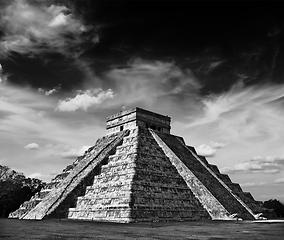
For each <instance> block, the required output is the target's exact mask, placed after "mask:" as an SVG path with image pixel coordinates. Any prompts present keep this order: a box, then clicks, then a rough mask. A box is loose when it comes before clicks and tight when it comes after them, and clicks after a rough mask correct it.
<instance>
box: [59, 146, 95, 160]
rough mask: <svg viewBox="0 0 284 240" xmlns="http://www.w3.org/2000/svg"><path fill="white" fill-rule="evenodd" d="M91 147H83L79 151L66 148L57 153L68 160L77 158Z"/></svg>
mask: <svg viewBox="0 0 284 240" xmlns="http://www.w3.org/2000/svg"><path fill="white" fill-rule="evenodd" d="M90 147H91V146H83V147H81V148H79V149H75V148H70V147H69V146H66V147H65V148H64V150H63V151H62V152H60V153H59V156H61V157H63V158H70V159H75V158H77V157H79V156H82V155H84V153H85V152H86V151H87V150H88V149H89V148H90Z"/></svg>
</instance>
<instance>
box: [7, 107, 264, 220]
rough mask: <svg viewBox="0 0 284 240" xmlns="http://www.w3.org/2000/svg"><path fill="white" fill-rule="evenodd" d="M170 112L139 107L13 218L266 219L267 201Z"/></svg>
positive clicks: (118, 118)
mask: <svg viewBox="0 0 284 240" xmlns="http://www.w3.org/2000/svg"><path fill="white" fill-rule="evenodd" d="M170 121H171V119H170V117H168V116H163V115H160V114H157V113H153V112H150V111H146V110H144V109H141V108H133V109H130V110H127V111H122V112H119V113H118V114H116V115H113V116H111V117H109V118H108V119H107V135H106V136H104V137H102V138H100V139H98V140H97V142H96V144H95V145H94V146H93V147H91V148H90V149H89V150H88V151H87V152H86V153H85V155H84V156H82V157H79V158H78V159H77V160H76V161H75V162H74V163H73V164H72V165H70V166H68V167H67V168H65V169H64V170H63V172H62V173H61V174H59V175H58V176H57V177H55V179H53V180H52V182H51V183H50V184H48V186H47V187H46V188H45V189H43V190H42V191H41V192H40V193H38V194H37V195H35V196H34V197H33V198H32V199H31V200H30V201H28V202H25V203H24V204H23V205H22V206H20V208H19V209H18V210H17V211H15V212H13V213H11V214H10V215H9V217H10V218H20V219H38V220H40V219H43V218H47V217H60V218H69V219H79V220H90V221H111V222H139V221H153V220H156V221H169V220H176V221H180V220H198V219H213V220H216V219H220V220H234V219H236V217H237V218H241V219H244V220H254V219H258V218H259V216H260V214H261V212H263V211H264V208H263V207H262V204H261V202H258V201H255V200H254V199H253V197H252V196H251V194H250V193H246V192H243V191H242V189H241V187H240V186H239V185H238V184H236V183H232V182H231V180H230V178H229V177H228V175H224V174H221V173H220V172H219V170H218V168H217V166H215V165H211V164H209V163H208V162H207V160H206V159H205V158H204V157H201V156H198V155H197V153H196V152H195V150H194V148H193V147H189V146H187V145H186V144H185V142H184V140H183V138H181V137H178V136H174V135H171V134H170V129H171V127H170Z"/></svg>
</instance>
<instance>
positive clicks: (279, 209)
mask: <svg viewBox="0 0 284 240" xmlns="http://www.w3.org/2000/svg"><path fill="white" fill-rule="evenodd" d="M263 206H264V207H265V208H268V209H273V210H274V212H275V214H276V216H277V217H278V218H284V204H283V203H281V202H280V201H278V200H277V199H270V200H268V201H264V202H263Z"/></svg>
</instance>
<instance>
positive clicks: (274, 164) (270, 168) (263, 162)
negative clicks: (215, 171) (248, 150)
mask: <svg viewBox="0 0 284 240" xmlns="http://www.w3.org/2000/svg"><path fill="white" fill-rule="evenodd" d="M283 170H284V156H282V157H273V156H267V157H262V156H256V157H253V158H252V159H250V160H248V161H245V162H243V163H239V164H236V165H235V166H233V167H225V168H223V169H222V172H225V173H270V174H274V173H279V172H281V171H283Z"/></svg>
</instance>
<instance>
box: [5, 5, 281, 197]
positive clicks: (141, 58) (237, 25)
mask: <svg viewBox="0 0 284 240" xmlns="http://www.w3.org/2000/svg"><path fill="white" fill-rule="evenodd" d="M250 5H251V6H248V4H246V3H244V2H227V3H226V2H214V1H212V2H205V1H200V2H195V1H187V2H185V1H134V2H129V1H91V0H84V1H83V0H76V1H75V0H73V1H67V0H62V1H60V0H59V1H55V0H54V1H53V0H46V1H44V0H9V1H8V0H7V1H5V0H2V1H1V2H0V164H1V165H8V166H9V167H11V168H13V169H15V170H17V171H20V172H23V173H24V174H25V175H27V176H29V177H37V178H40V179H42V180H45V181H49V180H51V179H52V178H53V177H54V176H55V175H56V174H57V173H59V172H61V171H62V169H64V168H65V167H66V166H67V165H69V164H71V163H72V162H73V161H74V160H75V159H76V157H78V156H80V155H82V154H83V153H84V151H85V150H87V149H88V147H90V146H92V145H94V144H95V142H96V140H97V139H98V138H100V137H102V136H104V135H105V133H106V130H105V124H106V123H105V121H106V117H107V116H110V115H113V114H115V113H117V112H119V111H121V110H126V109H129V108H133V107H136V106H137V107H141V108H145V109H147V110H150V111H154V112H157V113H161V114H163V115H168V116H170V117H171V118H172V123H171V126H172V130H171V132H172V134H175V135H178V136H182V137H183V138H184V139H185V141H186V143H187V145H191V146H194V147H195V148H196V150H197V151H198V153H199V154H200V155H204V156H206V158H207V160H208V161H209V162H210V163H212V164H216V165H217V166H218V167H219V169H220V170H221V172H222V173H225V174H228V175H229V176H230V178H231V179H232V181H233V182H237V183H240V184H241V186H242V188H243V190H244V191H249V192H251V193H252V195H253V196H254V198H255V199H256V200H268V199H278V200H281V201H284V190H283V189H284V188H283V185H284V146H283V144H284V68H283V66H284V49H283V47H284V41H283V40H284V35H283V28H284V17H283V14H282V12H281V8H280V6H277V2H273V3H271V4H270V3H269V2H258V3H256V2H255V3H253V4H250Z"/></svg>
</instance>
